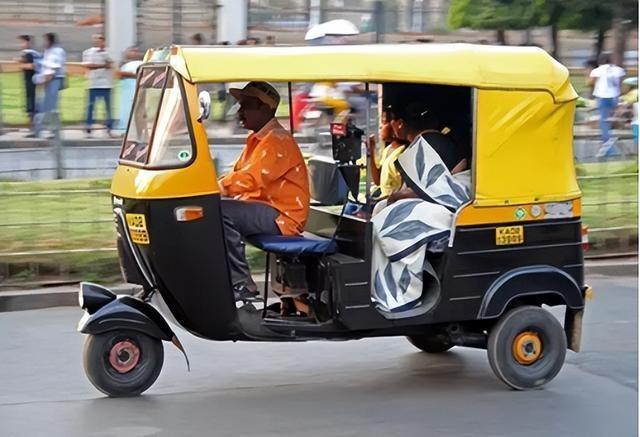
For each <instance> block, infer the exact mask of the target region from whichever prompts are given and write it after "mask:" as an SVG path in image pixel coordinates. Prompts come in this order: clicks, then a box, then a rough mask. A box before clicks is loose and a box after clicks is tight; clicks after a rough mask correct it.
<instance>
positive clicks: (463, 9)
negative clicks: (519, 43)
mask: <svg viewBox="0 0 640 437" xmlns="http://www.w3.org/2000/svg"><path fill="white" fill-rule="evenodd" d="M544 5H545V2H544V0H453V1H452V2H451V6H450V7H449V17H448V23H449V26H450V27H452V28H454V29H459V28H461V27H469V28H471V29H490V30H495V31H496V32H497V40H498V42H499V43H500V44H506V43H507V41H506V37H505V30H522V29H528V28H530V27H534V26H536V25H538V24H539V23H540V21H541V20H542V17H543V16H542V13H543V11H544Z"/></svg>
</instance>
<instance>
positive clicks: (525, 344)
mask: <svg viewBox="0 0 640 437" xmlns="http://www.w3.org/2000/svg"><path fill="white" fill-rule="evenodd" d="M512 352H513V357H514V358H515V360H516V361H517V362H518V363H520V364H522V365H525V366H526V365H528V364H533V363H535V362H536V361H537V360H538V359H539V358H540V357H541V356H542V342H541V341H540V337H539V336H538V334H537V333H535V332H531V331H526V332H522V333H520V334H518V336H517V337H516V338H515V339H514V340H513V351H512Z"/></svg>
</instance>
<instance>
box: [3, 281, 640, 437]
mask: <svg viewBox="0 0 640 437" xmlns="http://www.w3.org/2000/svg"><path fill="white" fill-rule="evenodd" d="M589 282H590V283H591V284H592V285H593V286H594V290H595V298H594V300H592V301H590V302H589V304H588V309H587V311H586V315H585V326H584V336H583V352H581V353H580V354H575V353H573V352H571V351H569V352H568V354H567V363H566V364H565V366H564V368H563V370H562V371H561V372H560V374H559V375H558V377H557V378H556V379H555V380H554V381H552V382H551V383H550V384H549V385H547V386H546V387H545V388H544V389H543V390H538V391H532V392H516V391H512V390H509V389H508V388H507V387H506V386H504V385H502V384H501V383H500V382H499V381H498V380H497V379H496V378H495V377H494V375H493V373H492V372H491V369H490V368H489V365H488V363H487V359H486V353H485V352H484V351H480V350H472V349H464V348H454V349H453V350H452V351H451V352H448V353H446V354H443V355H440V356H429V355H427V354H424V353H421V352H419V351H417V350H416V349H414V348H413V347H412V346H411V345H410V344H409V343H408V342H407V341H406V340H405V339H403V338H383V339H367V340H360V341H355V342H347V343H333V342H315V343H304V344H244V343H238V344H232V343H213V342H208V341H205V340H201V339H197V338H195V337H193V336H191V335H188V334H186V333H184V332H182V333H181V335H180V334H178V335H179V336H180V337H181V338H182V341H183V343H185V346H186V348H187V351H188V353H189V356H190V359H191V365H192V370H191V372H190V373H188V372H187V371H186V366H185V363H184V360H183V358H182V356H181V355H180V353H179V352H178V351H177V350H175V348H174V347H173V346H171V345H167V346H165V351H166V352H165V366H164V368H163V370H162V373H161V375H160V377H159V378H158V380H157V381H156V383H155V385H154V386H153V387H151V389H149V391H148V392H147V393H146V394H145V395H143V396H141V397H138V398H132V399H109V398H105V397H104V396H103V395H101V394H100V393H99V392H97V391H96V390H95V389H94V388H93V387H92V386H91V385H90V383H89V382H88V381H87V380H86V378H85V376H84V373H83V370H82V365H81V353H82V342H83V336H82V335H80V334H78V333H76V332H75V324H76V321H77V319H78V318H79V317H80V316H81V312H80V310H78V309H76V308H52V309H46V310H37V311H24V312H12V313H2V314H0V333H1V338H0V351H1V352H0V435H2V436H19V437H26V436H48V437H52V436H68V437H72V436H114V435H121V436H205V435H206V436H242V435H267V436H271V435H273V436H276V435H277V436H283V435H304V436H305V437H306V436H377V435H380V436H398V435H406V436H474V437H475V436H513V435H518V436H572V435H576V436H606V435H612V436H614V435H615V436H632V435H637V423H638V399H637V397H638V379H637V369H638V367H637V366H638V364H637V360H638V355H637V342H638V339H637V332H638V325H637V320H638V314H637V308H638V289H637V278H633V277H604V276H592V277H591V278H589Z"/></svg>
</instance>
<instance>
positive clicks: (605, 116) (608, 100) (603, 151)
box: [589, 53, 625, 158]
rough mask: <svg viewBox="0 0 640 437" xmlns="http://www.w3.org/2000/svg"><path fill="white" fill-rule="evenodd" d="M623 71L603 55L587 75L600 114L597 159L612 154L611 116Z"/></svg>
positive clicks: (614, 140) (615, 105)
mask: <svg viewBox="0 0 640 437" xmlns="http://www.w3.org/2000/svg"><path fill="white" fill-rule="evenodd" d="M624 75H625V71H624V69H622V68H620V67H618V66H617V65H615V64H612V63H611V56H610V55H609V54H608V53H603V54H601V55H600V57H599V58H598V67H597V68H594V69H593V70H592V71H591V73H590V74H589V83H590V85H591V86H592V87H593V96H594V97H595V98H596V99H597V102H598V113H599V114H600V131H601V140H602V146H601V147H600V150H598V153H597V154H596V157H597V158H601V157H603V156H608V155H610V154H611V153H612V152H613V147H614V145H615V143H616V140H617V138H615V137H612V136H611V120H610V118H611V115H612V114H613V111H614V110H615V109H616V107H617V106H618V97H620V81H621V79H622V78H623V77H624Z"/></svg>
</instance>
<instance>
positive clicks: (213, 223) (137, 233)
mask: <svg viewBox="0 0 640 437" xmlns="http://www.w3.org/2000/svg"><path fill="white" fill-rule="evenodd" d="M240 80H242V81H251V80H262V81H269V82H272V83H283V84H287V85H288V88H289V97H290V94H291V84H292V83H297V82H320V81H332V82H340V81H345V82H346V81H350V82H361V83H364V84H365V86H366V89H367V92H372V90H373V89H374V88H375V89H376V90H377V91H376V92H377V98H378V100H379V101H380V100H381V101H382V103H383V104H384V99H385V98H387V97H389V95H392V94H393V92H394V90H398V89H401V88H402V89H405V91H406V92H409V93H416V92H418V93H419V92H420V91H419V89H422V88H420V87H423V89H424V90H426V91H425V92H426V93H429V92H431V90H438V93H440V94H438V97H437V99H438V100H437V102H438V103H439V104H442V106H443V107H444V106H446V103H447V102H451V101H455V102H458V103H457V104H458V106H457V107H455V108H453V109H452V110H451V111H450V112H451V113H452V114H454V115H456V116H455V117H451V125H455V124H456V123H459V125H460V126H459V127H458V128H454V131H456V130H457V131H458V132H459V133H460V135H459V138H463V141H467V142H468V145H469V151H470V156H469V158H470V162H471V171H472V187H471V197H472V200H471V201H470V202H469V203H467V204H465V205H464V206H463V207H461V208H460V209H459V210H458V211H457V213H456V215H455V220H454V223H453V225H452V233H451V237H450V240H449V242H448V246H447V247H446V248H445V249H444V252H442V253H439V254H432V255H429V256H433V257H434V258H436V259H434V266H435V269H436V272H437V275H438V278H439V286H438V287H436V288H435V289H434V288H433V287H432V288H430V290H429V293H430V295H429V298H428V299H426V298H425V299H424V301H423V303H422V304H421V307H419V308H417V309H414V310H412V312H409V313H407V314H396V313H385V312H384V311H382V310H381V309H379V308H377V307H376V306H375V305H374V303H373V302H372V298H371V271H372V266H371V250H372V241H371V240H372V229H371V222H370V219H369V218H367V217H364V218H363V217H358V216H353V215H348V214H345V211H344V208H342V210H340V208H339V206H338V207H337V208H336V207H335V205H334V207H328V206H327V205H325V204H322V202H314V203H312V205H311V210H310V215H309V219H308V221H307V224H306V233H305V235H302V236H293V237H291V236H275V237H274V236H269V237H268V238H265V237H264V236H260V235H257V236H254V237H251V238H249V242H250V243H251V244H254V245H256V246H257V247H258V248H260V249H262V250H263V251H264V252H265V253H266V254H267V255H266V256H267V264H266V275H265V289H264V300H265V302H264V307H263V308H260V306H259V304H252V303H247V304H244V305H241V306H238V305H236V302H235V300H234V295H233V292H232V287H231V284H230V275H229V267H228V263H227V258H226V250H225V239H224V235H223V233H224V230H223V225H222V220H221V211H220V203H221V196H220V191H219V187H218V184H217V177H218V175H216V170H215V167H214V163H213V161H212V158H211V153H210V141H209V138H208V137H207V132H206V130H205V127H204V126H203V118H205V117H206V115H207V114H206V112H207V105H206V102H205V104H202V100H203V99H202V95H200V97H199V92H198V91H199V89H198V87H199V86H200V85H202V84H208V83H211V82H218V83H220V82H231V81H240ZM403 87H404V88H403ZM416 87H417V88H416ZM407 90H408V91H407ZM416 90H418V91H416ZM447 92H451V96H452V97H451V98H447V96H448V94H447ZM443 93H444V94H443ZM455 96H458V97H455ZM576 97H577V95H576V93H575V91H574V89H573V88H572V86H571V84H570V82H569V74H568V71H567V69H566V68H565V67H563V66H562V65H561V64H559V63H558V62H557V61H555V60H554V59H553V58H551V57H550V56H549V55H548V54H547V53H546V52H544V51H543V50H541V49H538V48H533V47H491V46H475V45H468V44H445V45H437V44H432V45H406V44H405V45H370V46H369V45H362V46H323V47H242V48H240V47H238V48H230V47H188V46H172V47H169V48H165V49H159V50H151V51H149V52H148V53H147V55H146V58H145V62H144V63H143V65H142V66H141V67H140V69H139V71H138V78H137V91H136V96H135V101H134V106H133V110H132V115H131V118H130V120H129V125H128V131H127V135H126V136H125V138H124V140H123V145H122V151H121V155H120V160H119V165H118V167H117V169H116V171H115V174H114V176H113V181H112V186H111V193H112V203H113V212H114V217H115V222H116V227H117V234H118V251H119V256H120V260H121V266H122V270H123V274H124V278H125V280H126V281H127V282H131V283H136V284H139V285H141V287H142V291H140V292H139V293H138V294H136V295H134V296H128V295H127V296H125V295H120V296H116V295H114V294H113V293H112V292H111V291H109V290H108V289H107V288H105V287H102V286H100V285H97V284H92V283H82V284H81V286H80V293H79V300H80V306H81V307H82V308H83V309H84V310H85V311H86V312H85V314H84V316H83V317H82V319H81V320H80V322H79V325H78V330H79V331H80V332H82V333H84V334H87V337H86V343H85V348H84V368H85V371H86V374H87V376H88V378H89V380H90V381H91V382H92V383H93V384H94V385H95V386H96V388H98V389H99V390H101V391H102V392H104V393H105V394H107V395H109V396H130V395H138V394H140V393H142V392H143V391H145V390H146V389H147V388H149V387H150V386H151V385H152V384H153V383H154V381H155V380H156V378H157V377H158V375H159V373H160V370H161V367H162V364H163V344H162V342H163V341H167V342H172V343H173V344H174V345H175V346H177V347H178V348H179V349H180V350H181V351H182V352H183V353H185V357H186V352H185V351H184V348H183V347H182V344H181V343H180V341H179V340H178V337H177V335H176V333H175V332H174V329H173V327H172V326H171V325H169V323H167V321H166V320H169V321H171V322H172V323H173V324H174V325H176V326H180V327H182V328H183V329H185V330H186V331H188V332H190V333H192V334H194V335H196V336H199V337H202V338H206V339H210V340H217V341H234V342H235V341H309V340H325V339H330V340H356V339H361V338H365V337H383V336H405V337H407V338H408V339H409V341H410V342H411V343H412V344H413V345H414V346H416V347H417V348H418V349H420V350H422V351H424V352H426V353H443V352H445V351H447V350H449V349H450V348H452V347H454V346H466V347H473V348H481V349H486V350H487V353H488V359H489V362H490V364H491V368H492V369H493V371H494V373H495V374H496V376H497V377H498V378H499V379H500V380H501V381H503V382H504V383H506V384H507V385H508V386H510V387H512V388H514V389H518V390H526V389H533V388H539V387H541V386H543V385H544V384H546V383H547V382H549V381H550V380H551V379H553V378H554V377H555V376H556V375H557V373H558V372H559V371H560V369H561V367H562V365H563V362H564V358H565V354H566V349H567V348H569V349H571V350H574V351H576V352H577V351H578V350H579V348H580V338H581V329H582V315H583V311H584V307H585V298H586V297H588V295H589V293H590V288H589V287H588V286H586V285H585V283H584V262H583V246H582V244H583V242H582V226H581V193H580V190H579V188H578V185H577V182H576V176H575V169H574V162H573V148H572V141H573V133H572V132H573V117H574V109H575V100H576ZM204 100H206V96H205V98H204ZM368 100H369V101H370V102H374V103H375V100H376V99H374V98H371V99H368ZM289 101H291V99H290V100H289ZM381 106H382V105H379V104H378V106H377V107H378V108H379V107H381ZM372 118H375V117H368V118H367V119H372ZM359 128H360V129H362V130H363V132H365V135H368V134H370V133H373V132H375V131H374V130H373V129H372V127H371V126H360V127H359ZM465 138H466V139H465ZM212 142H214V141H212ZM359 142H360V141H359V140H358V141H357V143H358V144H359ZM336 174H337V173H336ZM368 180H369V179H368V177H367V186H368V185H369V182H368ZM312 186H313V181H312ZM370 201H371V200H370V198H369V197H368V196H367V199H366V200H365V202H370ZM276 286H279V287H285V286H290V287H296V286H301V287H304V288H305V289H306V290H307V291H308V295H309V298H310V302H311V303H312V305H314V306H315V308H316V311H315V314H316V316H315V317H314V318H311V319H309V318H301V319H296V318H295V317H294V318H291V317H278V316H274V315H272V314H270V313H269V312H267V311H266V306H267V303H268V302H267V297H268V296H267V295H268V292H269V291H270V288H272V287H276ZM425 293H426V291H425ZM543 305H546V306H557V305H560V306H564V307H566V311H565V316H564V325H563V324H561V323H560V322H559V321H558V319H556V318H555V317H554V316H553V315H551V313H550V312H548V311H547V310H546V309H544V308H542V306H543ZM165 317H166V319H165ZM187 364H188V361H187Z"/></svg>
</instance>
